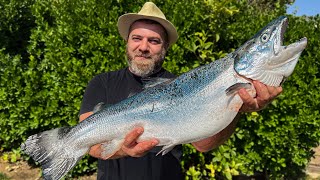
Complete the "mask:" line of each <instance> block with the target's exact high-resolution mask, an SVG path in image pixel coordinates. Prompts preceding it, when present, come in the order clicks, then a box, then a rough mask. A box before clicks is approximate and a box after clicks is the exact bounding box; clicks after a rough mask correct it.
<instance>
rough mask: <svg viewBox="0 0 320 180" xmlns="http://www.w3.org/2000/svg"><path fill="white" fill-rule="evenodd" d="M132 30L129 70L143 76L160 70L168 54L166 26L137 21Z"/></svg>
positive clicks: (129, 44)
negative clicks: (165, 35)
mask: <svg viewBox="0 0 320 180" xmlns="http://www.w3.org/2000/svg"><path fill="white" fill-rule="evenodd" d="M130 30H131V31H130V33H129V36H128V41H127V52H126V53H127V57H128V64H129V70H130V71H131V72H132V73H133V74H135V75H137V76H141V77H146V76H148V75H151V74H152V73H155V72H157V71H158V70H160V68H161V66H162V64H163V61H164V57H165V54H166V48H165V47H166V45H165V41H164V38H165V37H164V34H165V30H164V28H163V27H162V26H161V25H159V24H148V23H145V22H143V21H137V22H135V23H133V24H132V26H131V28H130Z"/></svg>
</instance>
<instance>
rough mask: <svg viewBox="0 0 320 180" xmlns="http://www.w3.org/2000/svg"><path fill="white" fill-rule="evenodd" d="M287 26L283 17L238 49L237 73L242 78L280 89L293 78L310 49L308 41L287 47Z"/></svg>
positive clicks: (235, 55) (235, 53) (235, 59)
mask: <svg viewBox="0 0 320 180" xmlns="http://www.w3.org/2000/svg"><path fill="white" fill-rule="evenodd" d="M287 26H288V18H287V17H286V16H281V17H279V18H278V19H276V20H274V21H272V22H270V23H269V24H268V25H267V26H266V27H264V28H263V29H261V30H260V31H259V32H258V33H257V34H256V35H255V36H253V37H252V38H251V39H250V40H248V41H247V42H246V43H245V44H244V45H242V46H241V47H240V48H238V49H237V50H236V51H235V52H234V54H233V57H234V62H235V63H234V69H235V71H236V72H237V73H238V74H239V75H240V76H244V77H245V78H249V79H252V80H258V81H260V82H262V83H264V84H266V85H269V86H280V85H281V84H282V83H283V82H284V80H285V79H286V78H287V77H288V76H290V75H291V74H292V72H293V70H294V68H295V66H296V64H297V62H298V59H299V57H300V54H301V52H302V51H303V50H304V49H305V47H306V46H307V38H302V39H300V40H299V41H297V42H295V43H292V44H290V45H288V46H284V45H283V37H284V33H285V31H286V28H287Z"/></svg>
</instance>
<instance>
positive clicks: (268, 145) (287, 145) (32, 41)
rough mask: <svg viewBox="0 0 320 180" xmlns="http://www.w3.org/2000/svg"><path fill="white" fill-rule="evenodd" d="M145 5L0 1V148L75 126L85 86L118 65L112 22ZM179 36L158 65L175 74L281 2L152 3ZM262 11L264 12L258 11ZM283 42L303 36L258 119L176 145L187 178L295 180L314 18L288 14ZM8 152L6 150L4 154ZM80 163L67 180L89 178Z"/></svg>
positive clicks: (319, 131)
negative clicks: (223, 137)
mask: <svg viewBox="0 0 320 180" xmlns="http://www.w3.org/2000/svg"><path fill="white" fill-rule="evenodd" d="M144 2H145V1H142V0H138V1H135V2H132V1H129V0H117V1H112V0H104V1H101V0H87V1H72V0H60V1H51V0H28V1H19V0H11V1H1V3H0V9H1V10H2V11H1V14H0V24H1V26H0V37H1V39H2V41H1V42H0V46H1V50H0V119H1V120H0V144H1V148H2V149H3V150H4V151H14V149H17V148H19V146H20V144H21V142H23V141H24V140H25V139H26V138H27V137H28V136H29V135H32V134H34V133H37V132H40V131H44V130H48V129H52V128H55V127H61V126H68V125H75V124H76V123H77V122H78V111H79V108H80V103H81V100H82V95H83V93H84V89H85V86H86V85H87V83H88V81H89V80H90V79H91V78H92V77H93V76H94V75H96V74H98V73H100V72H104V71H110V70H116V69H119V68H121V67H124V66H125V53H124V52H125V43H124V41H123V40H122V39H121V38H120V36H119V35H118V32H117V26H116V23H117V19H118V17H119V16H120V15H122V14H124V13H127V12H137V11H139V9H140V8H141V5H142V4H143V3H144ZM154 2H155V3H156V4H157V5H158V6H159V7H160V8H161V9H162V10H163V11H164V13H165V14H166V16H167V18H168V19H170V20H171V21H172V22H173V24H175V25H176V27H177V29H178V33H179V36H180V38H179V40H178V42H177V43H176V44H174V45H173V46H172V47H171V49H170V50H169V52H168V54H167V57H166V62H165V64H164V66H165V68H166V69H168V70H169V71H171V72H173V73H175V74H181V73H184V72H186V71H189V70H190V69H193V68H195V67H197V66H200V65H203V64H207V63H209V62H212V61H214V60H216V59H219V58H221V57H224V56H225V55H226V54H227V53H230V52H232V51H233V50H234V49H235V48H237V47H239V46H240V45H241V44H243V43H244V42H245V41H246V40H247V39H249V38H250V37H252V36H253V35H254V34H255V33H256V32H257V31H258V30H259V29H260V28H262V27H264V26H265V25H266V24H267V23H268V22H269V21H271V20H272V19H274V18H276V17H278V16H280V15H283V14H284V13H285V4H286V3H287V2H288V1H277V0H275V1H272V2H271V1H261V3H256V1H252V2H251V1H245V0H241V1H239V0H228V1H220V0H202V1H193V0H183V1H178V2H177V1H169V0H166V1H160V0H156V1H154ZM264 5H266V6H264ZM289 19H290V27H289V29H288V32H287V34H286V42H288V43H289V42H294V41H296V40H297V39H299V38H301V37H303V36H307V38H308V48H307V49H306V50H305V51H304V52H303V54H302V57H301V59H300V61H299V63H298V65H297V67H296V70H295V72H294V74H293V75H292V76H291V77H290V78H289V79H288V81H287V82H286V83H285V84H284V92H283V93H282V94H281V95H280V97H279V98H277V99H276V100H275V101H274V102H272V104H270V106H269V107H268V108H267V109H265V110H263V111H261V112H258V113H251V114H247V115H244V116H243V118H242V119H241V121H240V122H239V124H238V128H237V129H236V133H235V134H234V135H233V136H232V137H231V138H230V139H229V140H228V141H227V142H226V143H225V144H224V145H222V146H220V147H219V148H217V149H216V150H213V151H211V152H208V153H198V152H197V151H196V150H195V149H194V148H193V147H192V146H191V145H185V146H184V148H183V149H184V155H183V161H182V162H181V164H182V166H183V169H184V171H185V174H186V178H187V179H205V178H218V179H219V178H228V179H230V178H231V177H232V176H237V175H239V174H247V175H250V174H254V173H262V174H267V176H269V177H270V178H274V179H275V178H280V177H285V178H289V179H290V177H297V176H298V175H300V173H301V171H302V170H304V168H305V166H306V164H307V163H308V161H309V160H310V158H311V156H312V154H313V152H312V150H311V148H312V147H315V146H317V145H318V143H319V140H320V120H319V109H320V108H319V106H320V105H319V102H318V101H317V100H318V99H319V67H320V65H319V60H318V59H319V47H320V46H319V42H320V41H319V39H318V37H320V34H319V33H320V31H319V22H320V20H319V16H316V17H294V16H290V18H289ZM14 154H16V151H14ZM95 168H96V162H95V159H93V158H89V157H88V156H87V157H86V158H84V159H83V160H82V161H81V162H80V163H79V164H78V166H77V167H75V168H74V170H73V173H72V174H70V176H78V175H81V174H83V173H87V172H92V171H94V170H95Z"/></svg>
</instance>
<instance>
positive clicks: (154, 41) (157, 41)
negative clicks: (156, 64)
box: [149, 39, 160, 44]
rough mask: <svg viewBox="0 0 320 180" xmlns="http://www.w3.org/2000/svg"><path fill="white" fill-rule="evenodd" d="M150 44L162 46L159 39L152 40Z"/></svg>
mask: <svg viewBox="0 0 320 180" xmlns="http://www.w3.org/2000/svg"><path fill="white" fill-rule="evenodd" d="M149 42H150V43H152V44H160V40H158V39H150V40H149Z"/></svg>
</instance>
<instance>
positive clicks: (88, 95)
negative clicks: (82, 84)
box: [79, 75, 106, 115]
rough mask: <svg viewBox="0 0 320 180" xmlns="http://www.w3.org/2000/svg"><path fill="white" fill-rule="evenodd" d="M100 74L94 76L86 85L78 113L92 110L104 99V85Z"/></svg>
mask: <svg viewBox="0 0 320 180" xmlns="http://www.w3.org/2000/svg"><path fill="white" fill-rule="evenodd" d="M100 76H101V75H98V76H95V77H94V78H93V79H92V80H91V81H90V82H89V83H88V86H87V87H86V90H85V93H84V95H83V99H82V103H81V108H80V112H79V115H81V114H83V113H86V112H91V111H93V108H94V107H95V106H96V105H97V104H98V103H100V102H105V101H106V87H105V86H104V85H103V83H102V80H101V77H100Z"/></svg>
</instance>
